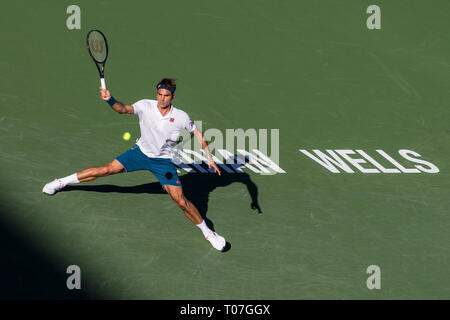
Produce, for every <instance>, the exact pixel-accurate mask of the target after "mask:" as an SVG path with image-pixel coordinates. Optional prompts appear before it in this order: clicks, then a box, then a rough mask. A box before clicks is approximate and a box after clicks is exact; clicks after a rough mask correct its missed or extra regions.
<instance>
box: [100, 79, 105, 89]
mask: <svg viewBox="0 0 450 320" xmlns="http://www.w3.org/2000/svg"><path fill="white" fill-rule="evenodd" d="M100 83H101V85H102V88H103V89H106V82H105V78H100Z"/></svg>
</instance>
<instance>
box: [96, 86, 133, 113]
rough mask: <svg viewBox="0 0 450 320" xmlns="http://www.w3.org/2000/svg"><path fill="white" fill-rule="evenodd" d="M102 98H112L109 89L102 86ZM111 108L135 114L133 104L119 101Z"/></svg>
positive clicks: (106, 99)
mask: <svg viewBox="0 0 450 320" xmlns="http://www.w3.org/2000/svg"><path fill="white" fill-rule="evenodd" d="M100 98H102V100H104V101H108V100H109V99H110V98H111V93H110V92H109V90H107V89H103V88H102V87H100ZM111 108H113V109H114V111H116V112H117V113H122V114H123V113H127V114H134V108H133V106H129V105H126V104H124V103H122V102H120V101H117V100H116V102H115V103H114V104H113V105H112V106H111Z"/></svg>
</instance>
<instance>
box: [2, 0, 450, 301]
mask: <svg viewBox="0 0 450 320" xmlns="http://www.w3.org/2000/svg"><path fill="white" fill-rule="evenodd" d="M71 4H72V2H70V1H58V2H55V1H35V2H33V3H30V2H25V1H14V2H13V1H8V2H7V3H6V2H5V3H4V4H3V6H2V7H3V8H2V9H3V10H2V11H3V13H4V15H3V16H4V17H3V19H2V20H1V22H0V30H1V31H0V32H1V38H2V43H3V46H2V50H1V57H2V59H0V70H1V72H0V88H1V89H0V101H1V116H0V134H1V140H0V141H1V150H0V153H1V169H0V177H1V180H0V181H1V182H0V188H1V201H2V204H1V208H2V211H1V212H2V213H1V221H0V240H1V248H2V250H1V255H2V256H0V261H1V262H0V265H1V269H0V272H1V274H0V280H1V284H0V287H1V290H0V297H1V298H44V299H45V298H60V299H71V298H74V299H77V298H86V299H88V298H93V299H107V298H112V299H419V298H423V299H448V298H450V286H449V282H450V273H449V269H448V265H449V264H450V244H449V243H450V242H449V240H450V237H449V234H450V233H449V229H450V210H449V209H450V202H449V199H450V192H449V187H450V184H449V181H450V179H449V178H450V176H449V174H448V170H449V169H450V168H449V160H450V157H449V156H450V152H449V142H450V141H449V133H450V131H449V130H450V128H449V116H450V113H449V100H450V76H449V75H450V58H449V57H450V36H449V33H448V30H449V20H448V16H447V13H448V12H449V10H450V3H449V2H448V1H444V0H442V1H434V2H433V3H430V2H427V1H423V0H422V1H408V2H405V1H394V2H393V1H377V2H376V3H373V2H371V1H360V0H358V1H357V0H349V1H331V0H330V1H169V2H155V1H139V2H138V1H136V2H134V3H133V4H128V3H127V2H119V1H96V2H93V1H77V3H76V4H77V5H78V6H79V7H80V9H81V29H80V30H77V29H74V30H69V29H68V28H67V26H66V20H67V19H68V18H69V16H70V14H68V13H66V9H67V7H68V6H69V5H71ZM371 4H377V5H379V6H380V8H381V29H380V30H369V29H368V28H367V27H366V20H367V18H368V17H369V16H370V14H367V13H366V9H367V7H368V6H369V5H371ZM94 28H98V29H100V30H102V31H103V32H104V33H105V34H106V36H107V38H108V42H109V49H110V53H109V57H108V61H107V63H106V69H105V79H106V83H107V86H108V88H109V89H110V90H111V92H112V94H113V95H114V97H115V98H116V99H118V100H120V101H124V102H126V103H130V104H131V103H133V102H135V101H137V100H140V99H143V98H149V99H153V98H154V86H155V84H156V83H157V82H158V81H159V80H160V79H161V78H163V77H175V78H177V79H178V88H177V96H176V99H175V101H174V104H175V106H177V107H180V108H182V109H183V110H185V111H186V112H188V113H189V115H190V116H191V118H192V119H193V120H201V121H202V123H203V130H207V129H210V128H217V129H219V130H220V131H221V132H224V133H225V131H226V129H236V128H243V129H244V130H246V129H249V128H254V129H256V130H259V129H267V130H269V132H270V130H271V129H279V166H280V167H281V168H282V169H283V170H284V171H285V172H286V173H279V174H274V175H261V174H257V173H255V172H253V171H251V170H249V169H248V168H246V169H244V172H245V174H228V175H223V176H222V177H220V178H219V177H217V176H215V175H213V174H202V173H192V174H186V173H185V172H184V171H181V174H182V177H181V179H182V183H183V185H184V189H185V193H186V196H187V197H188V198H189V199H191V200H192V201H193V202H194V204H196V205H197V206H198V207H199V209H201V211H202V212H203V213H204V214H206V217H207V218H208V219H210V220H211V221H212V222H213V223H214V227H215V229H216V231H217V232H218V233H220V234H222V235H224V236H225V237H226V239H227V240H228V241H229V242H230V244H231V249H230V250H228V251H227V252H224V253H219V252H217V251H216V250H215V249H213V248H212V247H211V245H210V244H209V243H208V242H207V241H205V240H204V238H203V237H202V234H201V232H200V230H198V228H196V227H195V226H194V225H192V223H191V222H190V221H188V220H187V219H186V218H185V216H184V215H183V213H182V212H181V210H179V209H178V207H176V205H175V204H174V203H173V201H172V200H171V199H170V197H169V196H168V195H167V194H164V193H162V192H161V188H160V187H159V183H158V181H157V180H156V178H155V177H154V176H153V175H152V174H151V173H149V172H144V171H142V172H135V173H128V174H119V175H115V176H109V177H105V178H102V179H98V180H95V181H92V182H89V183H84V184H77V185H74V186H73V187H71V188H69V189H68V190H67V191H65V192H60V193H58V194H56V195H55V196H53V197H48V196H45V195H44V194H43V193H42V187H43V186H44V184H45V183H47V182H49V181H50V180H53V179H54V178H56V177H62V176H67V175H69V174H72V173H74V172H76V171H80V170H82V169H84V168H87V167H91V166H99V165H103V164H105V163H107V162H109V161H111V160H112V159H113V158H114V157H116V156H117V155H119V154H121V153H122V152H124V151H126V150H127V149H128V148H130V147H131V146H132V145H133V143H134V141H135V139H136V138H137V137H139V125H138V120H137V117H136V116H133V115H119V114H117V113H115V112H113V111H112V110H110V108H109V106H108V105H107V104H106V103H105V102H103V101H102V100H101V99H100V97H99V90H98V88H99V86H100V83H99V79H98V74H97V70H96V69H95V66H94V64H93V63H92V61H91V60H90V57H89V54H88V52H87V49H86V45H85V37H86V34H87V32H88V31H89V30H90V29H94ZM126 131H128V132H130V133H131V136H132V138H131V140H129V141H124V140H123V139H122V134H123V133H124V132H126ZM300 149H303V150H308V151H309V152H310V153H312V152H313V151H312V150H314V149H317V150H321V151H322V152H325V150H327V149H329V150H344V149H348V150H363V151H365V152H366V153H367V154H369V155H371V156H372V157H373V158H374V159H375V158H376V160H377V161H381V160H380V159H382V158H380V155H379V154H377V153H376V150H383V151H384V152H385V153H386V154H388V155H389V156H391V157H392V158H395V159H396V160H397V161H398V162H399V163H401V164H402V165H403V166H404V167H405V168H414V166H415V165H417V163H413V162H411V161H407V160H406V159H404V158H402V157H401V156H400V155H399V153H398V150H401V149H407V150H412V151H414V152H416V153H418V154H420V155H421V157H416V158H419V159H422V160H424V161H427V162H430V163H432V164H433V165H434V166H436V167H437V168H439V172H438V173H426V172H419V173H392V174H389V173H371V174H368V173H362V172H361V171H359V170H356V169H355V167H354V166H351V167H352V168H353V171H355V173H346V172H344V171H343V170H340V172H341V173H332V172H330V171H329V170H327V169H326V168H324V167H323V166H321V165H320V164H318V163H317V162H315V161H314V160H312V159H311V158H309V157H307V156H306V155H305V154H303V153H301V152H300V151H299V150H300ZM230 151H231V152H236V150H230ZM352 157H353V158H357V157H356V156H355V155H353V156H352ZM383 163H384V165H385V166H386V168H393V165H392V164H390V165H389V164H386V161H385V160H384V162H383ZM347 164H348V162H347ZM361 165H363V166H364V167H365V168H374V166H373V165H370V163H369V164H368V163H366V164H361ZM349 166H350V164H349ZM252 198H253V199H252ZM255 198H256V199H257V202H258V204H259V206H260V208H261V211H262V213H258V211H257V210H252V209H251V204H252V202H253V201H254V199H255ZM70 265H77V266H79V267H80V269H81V286H82V289H81V290H72V291H71V290H68V289H67V287H66V279H67V278H68V277H69V276H70V275H69V274H67V273H66V269H67V267H68V266H70ZM371 265H376V266H379V268H380V270H381V289H373V290H369V289H368V287H367V285H366V281H367V279H368V278H369V276H371V275H370V274H368V273H367V272H366V270H367V268H368V267H369V266H371Z"/></svg>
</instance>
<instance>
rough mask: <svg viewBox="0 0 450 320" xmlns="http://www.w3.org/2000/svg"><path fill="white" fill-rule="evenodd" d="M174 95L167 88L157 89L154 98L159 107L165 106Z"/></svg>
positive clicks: (170, 101)
mask: <svg viewBox="0 0 450 320" xmlns="http://www.w3.org/2000/svg"><path fill="white" fill-rule="evenodd" d="M174 96H175V95H172V93H171V92H170V91H169V90H167V89H159V90H158V91H156V99H157V100H158V106H159V107H160V108H167V107H168V106H170V104H171V103H172V100H173V98H174Z"/></svg>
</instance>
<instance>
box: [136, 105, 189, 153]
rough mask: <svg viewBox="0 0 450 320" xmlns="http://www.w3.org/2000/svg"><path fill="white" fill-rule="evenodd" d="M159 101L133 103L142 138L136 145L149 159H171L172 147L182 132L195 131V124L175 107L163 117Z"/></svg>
mask: <svg viewBox="0 0 450 320" xmlns="http://www.w3.org/2000/svg"><path fill="white" fill-rule="evenodd" d="M157 104H158V101H156V100H148V99H143V100H139V101H138V102H135V103H133V105H132V106H133V108H134V113H135V114H136V115H137V116H138V117H139V126H140V127H141V137H140V138H139V139H138V140H137V141H136V144H137V145H138V146H139V148H140V149H141V151H142V153H144V154H145V155H146V156H147V157H150V158H166V159H171V158H172V156H173V148H172V146H173V145H174V143H175V142H176V141H177V140H178V137H179V136H180V131H181V130H183V129H184V130H187V131H189V132H192V131H194V129H195V124H194V122H193V121H191V118H190V117H189V115H188V114H187V113H186V112H184V111H183V110H180V109H177V108H175V107H174V106H173V105H172V106H171V107H170V108H171V109H170V111H169V112H168V113H167V114H166V115H165V116H163V115H162V114H161V112H159V110H158V106H157Z"/></svg>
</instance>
